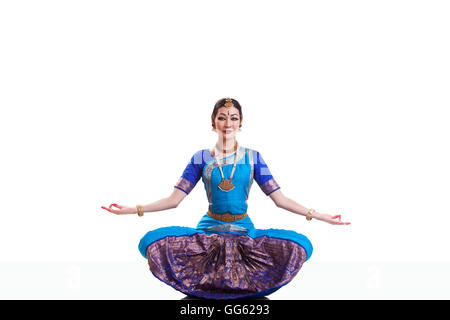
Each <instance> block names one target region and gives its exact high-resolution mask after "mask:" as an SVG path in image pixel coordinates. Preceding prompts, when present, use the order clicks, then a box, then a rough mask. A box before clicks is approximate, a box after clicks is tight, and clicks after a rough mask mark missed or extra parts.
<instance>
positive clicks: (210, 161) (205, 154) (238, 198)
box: [174, 147, 280, 214]
mask: <svg viewBox="0 0 450 320" xmlns="http://www.w3.org/2000/svg"><path fill="white" fill-rule="evenodd" d="M237 152H238V157H237V164H236V169H235V172H234V175H233V180H232V182H233V185H234V189H233V190H230V191H228V192H225V191H222V190H221V189H219V188H218V185H219V183H220V182H221V181H222V176H221V174H220V170H219V168H218V165H217V161H216V160H215V159H214V157H213V156H212V154H211V152H210V151H209V150H208V149H203V150H200V151H197V152H196V153H195V154H194V155H193V156H192V158H191V160H190V162H189V163H188V165H187V166H186V169H184V172H183V174H182V175H181V177H180V179H179V180H178V182H177V183H176V185H175V186H174V187H175V188H178V189H180V190H182V191H184V192H185V193H186V194H189V193H190V192H191V191H192V189H193V188H194V187H195V185H196V184H197V182H198V181H199V180H200V178H202V180H203V183H204V186H205V190H206V195H207V197H208V201H209V210H210V211H211V212H213V213H218V214H223V213H226V212H229V213H231V214H241V213H244V212H247V199H248V196H249V192H250V188H251V186H252V183H253V179H255V180H256V182H257V183H258V185H259V187H260V188H261V190H262V191H263V192H264V193H265V194H266V195H270V194H271V193H272V192H274V191H276V190H278V189H280V186H279V185H278V184H277V182H276V181H275V179H274V178H273V176H272V174H271V173H270V170H269V168H268V166H267V164H266V163H265V162H264V159H263V157H262V156H261V154H260V153H259V152H258V151H255V150H252V149H249V148H244V147H239V149H238V151H237ZM234 159H235V153H233V154H232V155H230V156H228V157H225V158H221V159H218V160H219V162H220V163H221V164H223V165H222V171H223V174H224V177H225V179H229V177H230V175H231V171H232V168H233V163H234Z"/></svg>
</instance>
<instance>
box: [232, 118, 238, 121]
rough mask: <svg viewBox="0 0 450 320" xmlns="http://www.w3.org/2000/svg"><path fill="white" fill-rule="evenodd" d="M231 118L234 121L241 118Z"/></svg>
mask: <svg viewBox="0 0 450 320" xmlns="http://www.w3.org/2000/svg"><path fill="white" fill-rule="evenodd" d="M231 120H233V121H237V120H239V119H238V118H231Z"/></svg>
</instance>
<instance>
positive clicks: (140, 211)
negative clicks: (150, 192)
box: [136, 204, 144, 217]
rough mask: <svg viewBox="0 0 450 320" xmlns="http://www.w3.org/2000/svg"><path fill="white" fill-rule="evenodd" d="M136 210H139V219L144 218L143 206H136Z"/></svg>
mask: <svg viewBox="0 0 450 320" xmlns="http://www.w3.org/2000/svg"><path fill="white" fill-rule="evenodd" d="M136 208H137V210H138V212H137V214H138V216H139V217H142V216H143V215H144V211H143V209H142V206H141V205H140V204H138V205H137V206H136Z"/></svg>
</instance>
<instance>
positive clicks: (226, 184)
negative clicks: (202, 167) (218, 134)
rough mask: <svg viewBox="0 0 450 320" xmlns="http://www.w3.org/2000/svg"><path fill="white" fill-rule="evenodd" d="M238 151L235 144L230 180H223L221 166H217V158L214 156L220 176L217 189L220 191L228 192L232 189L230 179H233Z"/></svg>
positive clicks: (237, 145) (237, 146)
mask: <svg viewBox="0 0 450 320" xmlns="http://www.w3.org/2000/svg"><path fill="white" fill-rule="evenodd" d="M238 150H239V144H238V143H237V142H236V154H235V156H234V164H233V169H232V170H231V175H230V179H225V176H224V175H223V171H222V165H221V164H219V160H217V158H216V157H215V156H214V158H215V159H216V162H217V166H218V167H219V170H220V175H221V176H222V181H221V182H220V183H219V186H218V188H219V189H220V190H222V191H225V192H228V191H230V190H233V189H234V185H233V182H231V179H233V174H234V170H235V169H236V164H237V157H238Z"/></svg>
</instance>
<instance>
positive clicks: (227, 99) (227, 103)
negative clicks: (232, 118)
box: [224, 98, 234, 107]
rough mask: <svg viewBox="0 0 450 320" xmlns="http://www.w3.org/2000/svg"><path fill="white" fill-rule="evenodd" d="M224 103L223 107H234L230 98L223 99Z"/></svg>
mask: <svg viewBox="0 0 450 320" xmlns="http://www.w3.org/2000/svg"><path fill="white" fill-rule="evenodd" d="M225 101H226V102H225V104H224V106H225V107H234V104H233V100H231V98H225Z"/></svg>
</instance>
